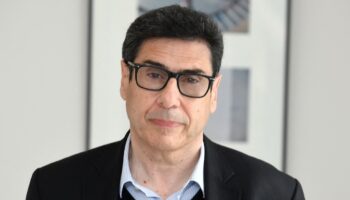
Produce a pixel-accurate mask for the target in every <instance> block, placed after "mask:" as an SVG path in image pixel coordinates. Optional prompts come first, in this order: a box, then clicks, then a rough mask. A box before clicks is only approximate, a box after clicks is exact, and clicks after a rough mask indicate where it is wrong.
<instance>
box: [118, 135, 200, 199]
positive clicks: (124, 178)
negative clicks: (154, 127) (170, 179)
mask: <svg viewBox="0 0 350 200" xmlns="http://www.w3.org/2000/svg"><path fill="white" fill-rule="evenodd" d="M130 142H131V141H130V134H129V136H128V138H127V140H126V144H125V149H124V156H123V168H122V174H121V178H120V185H119V195H120V197H121V196H122V192H123V187H124V185H125V184H126V183H128V182H131V183H132V184H134V185H138V184H137V183H136V182H135V181H134V179H133V177H132V175H131V172H130V166H129V149H130ZM204 154H205V150H204V144H203V143H202V146H201V149H200V154H199V159H198V162H197V164H196V166H195V168H194V170H193V172H192V175H191V177H190V179H189V180H188V182H187V183H186V184H185V186H186V185H187V184H188V183H189V182H191V181H192V182H195V183H197V184H198V185H199V187H200V188H201V190H202V192H203V196H204V178H203V176H204Z"/></svg>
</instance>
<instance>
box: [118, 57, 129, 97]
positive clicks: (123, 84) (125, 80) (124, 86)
mask: <svg viewBox="0 0 350 200" xmlns="http://www.w3.org/2000/svg"><path fill="white" fill-rule="evenodd" d="M120 66H121V81H120V96H121V97H122V98H123V99H124V100H126V98H127V95H126V93H127V90H128V87H129V74H130V71H129V68H128V66H127V65H126V64H125V62H124V60H121V61H120Z"/></svg>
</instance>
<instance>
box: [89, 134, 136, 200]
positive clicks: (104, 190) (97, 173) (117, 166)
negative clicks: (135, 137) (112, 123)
mask: <svg viewBox="0 0 350 200" xmlns="http://www.w3.org/2000/svg"><path fill="white" fill-rule="evenodd" d="M128 135H129V131H128V132H127V134H126V135H125V137H124V138H123V139H122V140H121V141H119V142H116V143H113V144H111V145H107V146H106V147H105V148H107V149H105V150H104V151H96V154H95V155H94V156H93V157H92V159H91V161H90V164H91V166H92V167H91V169H90V170H91V171H90V172H89V173H88V175H87V178H86V179H87V180H86V186H85V188H86V190H85V191H86V192H85V194H86V196H85V198H84V199H86V200H94V199H106V200H119V199H120V197H119V184H120V175H121V171H122V166H123V154H124V147H125V143H126V139H127V136H128ZM92 151H93V150H92Z"/></svg>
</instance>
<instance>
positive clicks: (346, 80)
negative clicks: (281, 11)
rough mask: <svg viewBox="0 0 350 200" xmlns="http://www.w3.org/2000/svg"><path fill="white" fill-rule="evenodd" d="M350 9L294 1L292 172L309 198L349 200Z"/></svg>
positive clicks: (343, 1)
mask: <svg viewBox="0 0 350 200" xmlns="http://www.w3.org/2000/svg"><path fill="white" fill-rule="evenodd" d="M349 8H350V1H348V0H335V1H325V0H321V1H320V0H308V1H304V0H293V1H292V24H291V25H292V27H291V29H292V30H291V54H290V60H291V61H290V94H289V121H288V122H289V128H288V134H289V136H288V157H287V158H288V165H287V171H288V172H289V173H290V174H292V175H294V176H296V177H298V178H299V179H300V181H301V182H302V184H303V187H304V190H305V194H306V197H307V199H308V200H329V199H339V200H342V199H349V180H350V155H349V153H350V145H349V141H350V22H349V20H350V10H349Z"/></svg>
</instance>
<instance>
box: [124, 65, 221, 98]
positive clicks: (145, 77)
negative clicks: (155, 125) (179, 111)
mask: <svg viewBox="0 0 350 200" xmlns="http://www.w3.org/2000/svg"><path fill="white" fill-rule="evenodd" d="M125 63H126V64H127V65H128V66H129V69H130V72H132V69H133V68H135V79H136V84H137V85H138V86H139V87H140V88H143V89H146V90H151V91H160V90H162V89H164V88H165V87H166V85H167V83H168V82H169V80H170V78H175V79H176V81H177V88H178V89H179V91H180V93H181V94H182V95H184V96H186V97H191V98H201V97H204V96H205V95H206V94H207V93H208V91H209V89H210V88H211V86H212V83H213V81H214V80H215V78H214V77H212V76H206V75H203V74H198V73H194V72H180V73H174V72H171V71H168V70H166V69H164V68H162V67H159V66H155V65H152V64H148V63H145V64H136V63H133V62H130V61H125Z"/></svg>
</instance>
